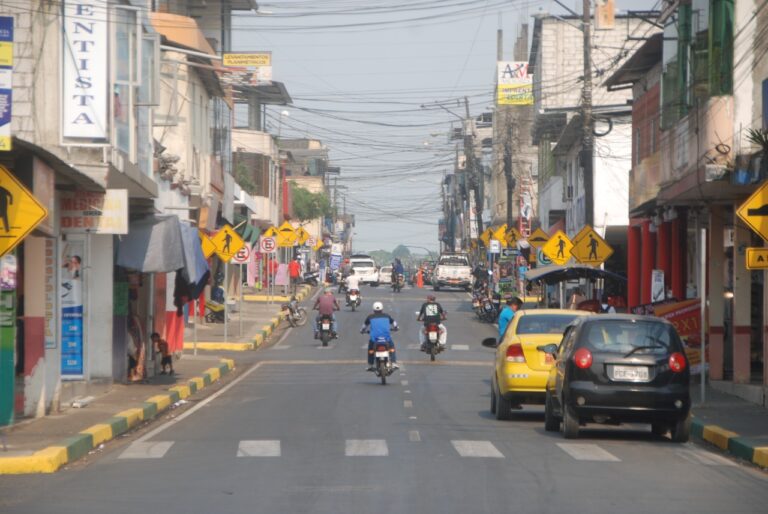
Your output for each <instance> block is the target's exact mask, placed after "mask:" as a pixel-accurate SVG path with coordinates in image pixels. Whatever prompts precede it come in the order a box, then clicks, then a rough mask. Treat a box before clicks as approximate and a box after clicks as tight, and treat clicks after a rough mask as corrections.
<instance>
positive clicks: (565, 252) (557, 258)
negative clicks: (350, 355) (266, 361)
mask: <svg viewBox="0 0 768 514" xmlns="http://www.w3.org/2000/svg"><path fill="white" fill-rule="evenodd" d="M572 248H573V243H572V242H571V240H570V239H568V235H567V234H566V233H565V232H563V231H562V230H558V231H557V232H555V234H554V235H553V236H552V237H550V238H549V241H547V242H546V243H545V244H544V246H542V247H541V251H542V252H543V253H544V255H546V256H547V257H549V258H550V260H551V261H552V262H554V263H555V264H559V265H560V266H562V265H563V264H565V263H566V262H568V261H569V260H570V259H571V249H572Z"/></svg>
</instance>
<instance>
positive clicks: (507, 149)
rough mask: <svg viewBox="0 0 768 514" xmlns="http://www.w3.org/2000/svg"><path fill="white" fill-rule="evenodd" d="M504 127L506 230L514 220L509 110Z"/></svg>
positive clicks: (513, 184)
mask: <svg viewBox="0 0 768 514" xmlns="http://www.w3.org/2000/svg"><path fill="white" fill-rule="evenodd" d="M505 114H506V116H505V117H504V126H505V128H506V138H505V140H504V178H505V179H506V182H507V228H508V229H509V228H512V227H514V226H515V225H514V219H513V216H512V197H513V195H514V191H515V185H516V184H515V182H516V181H515V177H513V176H512V149H511V148H510V146H511V141H510V140H511V139H512V123H511V122H510V119H509V110H508V109H507V110H506V111H505Z"/></svg>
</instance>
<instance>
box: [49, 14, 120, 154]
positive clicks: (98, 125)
mask: <svg viewBox="0 0 768 514" xmlns="http://www.w3.org/2000/svg"><path fill="white" fill-rule="evenodd" d="M62 3H63V4H64V23H63V25H62V27H63V29H62V30H63V43H64V45H63V46H64V47H63V49H62V54H63V55H62V59H63V61H64V62H63V68H64V84H63V91H62V98H61V100H62V124H63V127H62V133H63V135H64V137H65V138H77V139H91V140H95V141H99V140H106V139H107V106H108V105H109V80H108V79H109V75H108V73H107V62H108V61H107V55H108V54H107V52H108V51H109V47H108V42H109V37H108V36H109V33H108V30H107V13H108V12H109V2H108V1H107V0H66V1H65V2H62Z"/></svg>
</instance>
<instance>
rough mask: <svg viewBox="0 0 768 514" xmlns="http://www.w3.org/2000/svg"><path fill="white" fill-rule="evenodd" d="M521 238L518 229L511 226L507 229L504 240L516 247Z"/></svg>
mask: <svg viewBox="0 0 768 514" xmlns="http://www.w3.org/2000/svg"><path fill="white" fill-rule="evenodd" d="M522 238H523V236H522V235H521V234H520V231H519V230H517V229H516V228H515V227H511V228H510V229H509V230H507V233H506V239H505V241H506V242H507V244H508V245H509V246H512V247H514V248H517V242H518V241H520V240H521V239H522Z"/></svg>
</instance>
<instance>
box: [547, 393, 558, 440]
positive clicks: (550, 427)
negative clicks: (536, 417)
mask: <svg viewBox="0 0 768 514" xmlns="http://www.w3.org/2000/svg"><path fill="white" fill-rule="evenodd" d="M544 430H546V431H547V432H557V431H558V430H560V419H559V418H558V417H557V416H555V409H554V407H553V406H552V393H550V392H549V391H547V396H546V399H545V400H544Z"/></svg>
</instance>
